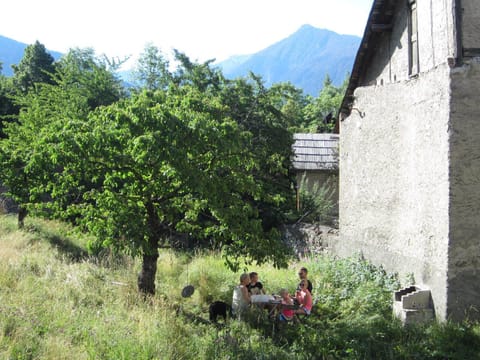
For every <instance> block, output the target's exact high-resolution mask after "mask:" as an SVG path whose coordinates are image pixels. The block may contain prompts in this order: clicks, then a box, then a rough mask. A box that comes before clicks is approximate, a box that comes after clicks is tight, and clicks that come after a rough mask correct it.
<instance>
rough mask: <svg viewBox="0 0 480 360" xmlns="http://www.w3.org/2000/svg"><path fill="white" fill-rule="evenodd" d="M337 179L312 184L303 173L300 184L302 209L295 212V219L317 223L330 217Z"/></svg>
mask: <svg viewBox="0 0 480 360" xmlns="http://www.w3.org/2000/svg"><path fill="white" fill-rule="evenodd" d="M334 186H335V181H334V180H332V179H331V178H330V179H329V180H328V181H325V182H324V183H322V184H320V183H318V182H315V183H313V184H310V183H309V181H308V178H307V176H306V174H303V176H302V179H301V181H300V184H299V185H298V191H299V203H300V209H299V210H298V211H297V212H296V213H295V214H294V215H295V218H294V221H298V222H300V221H303V222H308V223H315V222H320V221H324V220H326V219H327V218H328V216H329V214H330V212H331V210H332V208H333V206H334V202H333V194H334V193H335V188H334Z"/></svg>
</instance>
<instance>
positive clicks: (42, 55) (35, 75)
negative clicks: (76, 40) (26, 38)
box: [12, 41, 55, 93]
mask: <svg viewBox="0 0 480 360" xmlns="http://www.w3.org/2000/svg"><path fill="white" fill-rule="evenodd" d="M54 61H55V59H54V58H53V56H52V55H50V54H49V53H48V52H47V50H46V49H45V46H44V45H43V44H41V43H39V42H38V41H36V42H35V44H33V45H28V46H27V47H26V48H25V52H24V55H23V58H22V60H21V61H20V63H19V64H18V65H13V66H12V67H13V72H14V76H13V81H14V83H15V86H17V87H18V88H19V89H20V91H22V92H24V93H25V92H27V91H28V90H30V89H32V88H33V86H34V85H35V84H39V83H51V82H52V78H51V76H52V74H53V73H54V72H55V66H54Z"/></svg>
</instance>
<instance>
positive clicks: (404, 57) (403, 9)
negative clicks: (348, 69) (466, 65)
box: [361, 0, 455, 85]
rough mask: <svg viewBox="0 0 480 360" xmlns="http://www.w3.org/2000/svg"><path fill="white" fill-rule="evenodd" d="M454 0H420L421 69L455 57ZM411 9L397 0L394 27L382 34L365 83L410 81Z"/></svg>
mask: <svg viewBox="0 0 480 360" xmlns="http://www.w3.org/2000/svg"><path fill="white" fill-rule="evenodd" d="M452 6H453V3H452V0H419V1H418V46H419V61H420V72H425V71H429V70H431V69H433V68H435V67H436V66H438V65H441V64H444V63H445V62H446V61H447V58H448V57H454V56H455V54H454V51H455V47H454V46H453V44H454V32H453V29H454V26H453V13H452ZM408 16H409V15H408V8H407V2H406V1H399V2H397V6H396V9H395V17H394V23H393V29H392V31H391V32H384V33H382V34H381V35H380V39H379V40H380V41H379V43H378V44H377V45H376V48H375V49H374V51H375V56H374V58H373V59H372V61H371V62H370V63H369V64H368V68H367V69H366V72H365V75H364V77H363V78H362V79H361V84H362V85H375V84H377V85H382V84H387V83H394V82H399V81H404V80H408V78H409V74H408V58H409V54H408Z"/></svg>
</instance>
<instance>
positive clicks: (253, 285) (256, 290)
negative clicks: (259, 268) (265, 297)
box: [248, 272, 265, 295]
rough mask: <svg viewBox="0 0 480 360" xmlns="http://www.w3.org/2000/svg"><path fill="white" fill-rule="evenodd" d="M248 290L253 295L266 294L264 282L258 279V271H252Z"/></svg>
mask: <svg viewBox="0 0 480 360" xmlns="http://www.w3.org/2000/svg"><path fill="white" fill-rule="evenodd" d="M248 292H249V293H250V294H252V295H261V294H265V291H264V290H263V284H262V283H261V282H260V281H258V274H257V273H256V272H251V273H250V284H248Z"/></svg>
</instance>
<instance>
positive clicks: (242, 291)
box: [232, 273, 250, 319]
mask: <svg viewBox="0 0 480 360" xmlns="http://www.w3.org/2000/svg"><path fill="white" fill-rule="evenodd" d="M248 284H250V276H249V275H248V274H247V273H243V274H242V275H240V284H239V285H237V286H235V288H234V289H233V297H232V313H233V315H234V316H236V317H237V318H238V319H240V318H241V317H242V314H244V313H245V312H246V310H247V309H248V306H249V304H250V293H249V292H248V289H247V286H248Z"/></svg>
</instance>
